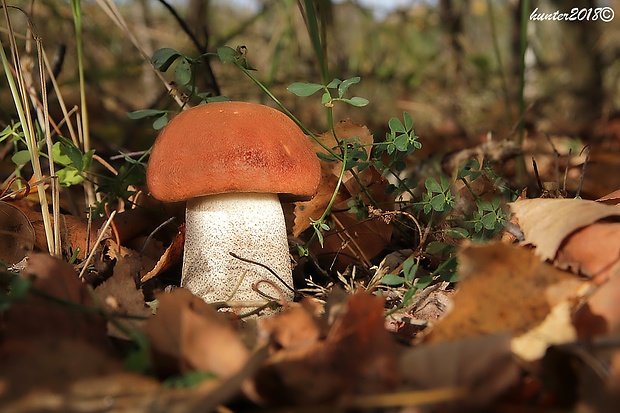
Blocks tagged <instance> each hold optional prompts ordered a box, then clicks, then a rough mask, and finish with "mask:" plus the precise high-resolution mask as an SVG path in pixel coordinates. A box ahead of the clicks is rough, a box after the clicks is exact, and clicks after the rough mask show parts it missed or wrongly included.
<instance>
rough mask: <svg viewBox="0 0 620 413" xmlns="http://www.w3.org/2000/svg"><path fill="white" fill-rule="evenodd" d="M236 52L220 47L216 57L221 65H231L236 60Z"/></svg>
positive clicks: (229, 48) (230, 48)
mask: <svg viewBox="0 0 620 413" xmlns="http://www.w3.org/2000/svg"><path fill="white" fill-rule="evenodd" d="M237 55H238V53H237V51H236V50H235V49H233V48H232V47H230V46H222V47H220V48H218V49H217V56H218V57H219V58H220V60H221V61H222V63H232V62H234V61H236V60H237Z"/></svg>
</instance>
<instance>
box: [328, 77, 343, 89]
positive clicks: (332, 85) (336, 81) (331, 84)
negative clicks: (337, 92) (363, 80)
mask: <svg viewBox="0 0 620 413" xmlns="http://www.w3.org/2000/svg"><path fill="white" fill-rule="evenodd" d="M341 83H342V80H340V79H334V80H332V81H331V82H329V83H328V84H327V85H325V87H326V88H328V89H336V88H337V87H338V86H340V84H341Z"/></svg>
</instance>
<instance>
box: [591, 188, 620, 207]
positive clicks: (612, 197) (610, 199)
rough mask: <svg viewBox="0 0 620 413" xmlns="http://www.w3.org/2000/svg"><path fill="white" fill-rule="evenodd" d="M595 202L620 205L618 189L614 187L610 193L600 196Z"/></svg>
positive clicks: (619, 191)
mask: <svg viewBox="0 0 620 413" xmlns="http://www.w3.org/2000/svg"><path fill="white" fill-rule="evenodd" d="M596 202H601V203H603V204H607V205H616V206H618V205H620V189H616V190H615V191H613V192H612V193H610V194H607V195H605V196H602V197H600V198H599V199H597V200H596Z"/></svg>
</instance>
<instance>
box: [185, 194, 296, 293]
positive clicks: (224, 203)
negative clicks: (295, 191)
mask: <svg viewBox="0 0 620 413" xmlns="http://www.w3.org/2000/svg"><path fill="white" fill-rule="evenodd" d="M231 252H233V253H235V254H236V255H238V256H240V257H242V258H246V259H249V260H253V261H255V262H259V263H261V264H264V265H266V266H267V267H269V268H271V269H272V270H273V271H274V272H275V273H276V274H278V275H279V276H280V278H282V280H283V281H284V282H286V283H287V284H288V285H289V286H291V287H292V286H293V276H292V270H291V260H290V256H289V251H288V241H287V235H286V225H285V222H284V214H283V212H282V206H281V205H280V201H279V199H278V196H277V195H276V194H268V193H231V194H218V195H209V196H204V197H199V198H194V199H190V200H188V202H187V209H186V232H185V252H184V261H183V275H182V278H181V285H182V286H183V287H185V288H188V289H189V290H190V291H191V292H192V293H194V294H195V295H197V296H199V297H201V298H202V299H203V300H205V301H207V302H216V301H256V300H264V298H262V297H261V296H260V295H259V294H258V293H256V292H255V291H253V289H252V285H253V284H254V283H255V282H256V281H259V280H269V281H271V282H272V283H274V284H275V285H276V286H277V287H278V288H279V290H280V291H281V293H283V294H284V295H285V297H286V299H287V300H292V299H293V293H292V291H291V290H290V289H289V288H287V287H286V286H284V285H283V284H282V282H281V281H280V280H278V279H277V278H276V277H275V276H274V275H273V274H271V273H270V272H269V271H268V270H267V269H265V268H263V267H261V266H259V265H256V264H252V263H247V262H244V261H242V260H239V259H238V258H235V257H233V256H231V255H230V253H231ZM259 289H260V290H261V291H263V292H265V293H266V294H268V295H269V296H271V297H274V298H280V297H281V295H280V293H278V292H277V291H276V290H275V289H274V288H273V287H270V286H269V285H268V284H266V283H262V284H261V285H260V286H259Z"/></svg>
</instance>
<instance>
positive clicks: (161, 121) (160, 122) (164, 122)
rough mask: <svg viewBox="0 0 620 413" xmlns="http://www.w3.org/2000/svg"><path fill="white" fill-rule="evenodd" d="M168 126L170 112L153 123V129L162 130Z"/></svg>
mask: <svg viewBox="0 0 620 413" xmlns="http://www.w3.org/2000/svg"><path fill="white" fill-rule="evenodd" d="M167 124H168V112H166V113H164V114H163V115H162V116H160V117H159V118H157V119H156V120H155V122H153V129H155V130H160V129H162V128H163V127H164V126H166V125H167Z"/></svg>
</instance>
